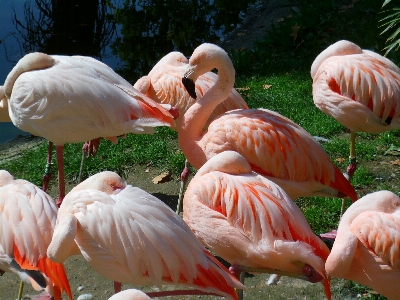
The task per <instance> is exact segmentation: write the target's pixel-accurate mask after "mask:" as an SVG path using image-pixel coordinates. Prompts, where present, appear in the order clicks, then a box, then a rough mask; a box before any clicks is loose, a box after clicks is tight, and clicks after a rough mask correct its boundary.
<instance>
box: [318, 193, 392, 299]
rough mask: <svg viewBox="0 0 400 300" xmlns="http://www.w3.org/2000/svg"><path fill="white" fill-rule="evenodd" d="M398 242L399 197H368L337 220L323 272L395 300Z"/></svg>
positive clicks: (385, 195)
mask: <svg viewBox="0 0 400 300" xmlns="http://www.w3.org/2000/svg"><path fill="white" fill-rule="evenodd" d="M399 241H400V198H399V197H398V196H397V195H396V194H394V193H392V192H389V191H379V192H375V193H371V194H368V195H366V196H364V197H362V198H360V199H359V200H358V201H357V202H355V203H353V204H352V205H351V206H350V207H349V208H348V209H347V210H346V212H345V213H344V214H343V216H342V218H341V219H340V223H339V228H338V230H337V234H336V239H335V242H334V244H333V247H332V251H331V253H330V255H329V257H328V259H327V261H326V263H325V268H326V271H327V273H328V275H330V276H332V277H338V278H346V279H349V280H352V281H356V282H358V283H360V284H362V285H365V286H368V287H370V288H372V289H374V290H375V291H376V292H378V293H380V294H382V295H383V296H385V297H387V298H388V299H393V300H394V299H399V295H400V285H399V282H400V242H399Z"/></svg>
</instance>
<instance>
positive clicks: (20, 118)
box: [4, 53, 174, 205]
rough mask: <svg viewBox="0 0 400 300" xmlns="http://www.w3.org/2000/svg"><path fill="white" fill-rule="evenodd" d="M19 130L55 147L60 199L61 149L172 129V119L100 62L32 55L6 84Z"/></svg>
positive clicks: (59, 200) (16, 68)
mask: <svg viewBox="0 0 400 300" xmlns="http://www.w3.org/2000/svg"><path fill="white" fill-rule="evenodd" d="M4 89H5V94H6V97H7V98H6V99H8V106H9V107H8V110H9V114H10V118H11V120H12V122H13V123H14V125H15V126H17V127H18V128H20V129H22V130H24V131H26V132H30V133H31V134H33V135H36V136H42V137H44V138H45V139H47V140H49V141H50V142H52V143H54V144H55V145H56V150H57V159H58V165H59V188H60V195H59V199H58V201H57V203H58V205H59V204H60V203H61V201H62V199H63V197H64V196H65V184H64V163H63V145H64V144H65V143H78V142H85V141H90V140H93V139H97V138H99V137H106V138H107V139H110V140H112V141H113V142H117V137H118V136H121V135H124V134H126V133H152V132H154V127H155V126H164V125H165V126H172V125H173V124H174V121H173V117H172V115H171V114H170V113H169V112H168V111H167V110H166V109H164V108H163V107H162V106H161V105H159V104H158V103H156V102H154V101H152V100H151V99H149V98H147V97H145V96H144V95H143V94H141V93H139V92H138V91H137V90H136V89H134V88H133V87H132V86H131V85H130V84H129V83H128V82H127V81H126V80H124V79H123V78H122V77H121V76H119V75H118V74H117V73H115V72H114V71H113V70H112V69H111V68H110V67H108V66H107V65H105V64H103V63H101V62H100V61H98V60H96V59H94V58H91V57H83V56H60V55H53V56H50V55H47V54H44V53H30V54H27V55H26V56H24V57H23V58H22V59H21V60H20V61H19V62H18V63H17V65H16V66H15V67H14V68H13V70H12V71H11V72H10V73H9V74H8V76H7V79H6V81H5V83H4Z"/></svg>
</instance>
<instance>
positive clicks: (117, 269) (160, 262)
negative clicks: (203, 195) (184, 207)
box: [49, 185, 238, 295]
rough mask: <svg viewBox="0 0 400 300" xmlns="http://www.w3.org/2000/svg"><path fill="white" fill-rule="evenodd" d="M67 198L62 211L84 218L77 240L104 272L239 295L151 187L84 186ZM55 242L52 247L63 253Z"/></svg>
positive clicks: (118, 278)
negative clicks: (112, 190) (108, 189)
mask: <svg viewBox="0 0 400 300" xmlns="http://www.w3.org/2000/svg"><path fill="white" fill-rule="evenodd" d="M64 202H65V204H64ZM64 202H63V206H62V207H61V208H60V211H63V210H64V211H63V212H62V213H63V214H64V213H65V212H68V213H69V214H73V215H74V216H75V217H76V219H77V221H78V229H77V230H76V236H75V241H76V243H77V245H78V247H79V249H80V251H81V253H82V255H83V256H84V257H85V259H86V260H87V261H88V263H89V264H90V265H91V266H92V267H93V268H94V269H95V270H96V271H97V272H98V273H100V274H101V275H102V276H104V277H106V278H108V279H110V280H113V281H117V282H122V283H124V282H125V283H134V284H141V285H142V284H143V285H158V286H159V285H161V284H171V283H175V284H178V283H182V284H191V285H193V286H197V287H198V288H200V289H203V290H206V291H213V292H216V293H219V294H221V291H222V293H225V295H226V294H232V293H233V294H234V290H233V288H232V287H231V286H235V285H236V286H238V283H237V282H236V281H235V279H234V278H233V277H231V275H230V274H229V273H228V272H227V271H225V272H226V273H224V272H223V270H221V269H222V266H221V265H220V264H219V263H218V262H217V260H216V259H215V258H214V257H212V255H211V254H210V253H208V251H206V250H205V249H204V247H203V246H202V244H201V243H200V242H199V241H198V240H197V239H196V238H195V236H194V235H193V233H192V232H191V230H190V228H189V227H188V226H187V225H186V223H185V222H184V221H183V220H182V218H180V217H179V216H178V215H177V214H175V213H174V212H173V211H172V210H171V209H170V208H169V207H168V206H167V205H165V204H164V203H163V202H162V201H160V200H159V199H157V198H155V197H154V196H152V195H150V194H148V193H146V192H145V191H143V190H141V189H139V188H136V187H132V186H130V185H128V186H127V187H126V188H124V189H123V190H121V191H119V192H118V193H115V194H112V195H108V194H106V193H104V192H100V191H97V190H90V189H88V190H80V191H76V192H71V193H69V194H68V195H67V197H66V198H65V200H64ZM61 223H62V220H61V219H60V223H59V224H57V226H62V225H61ZM57 230H58V229H57V227H56V229H55V232H57ZM53 246H56V245H50V246H49V249H52V250H51V251H53V252H57V250H54V248H52V247H53ZM110 270H112V271H110ZM221 274H222V276H221ZM230 285H231V286H230Z"/></svg>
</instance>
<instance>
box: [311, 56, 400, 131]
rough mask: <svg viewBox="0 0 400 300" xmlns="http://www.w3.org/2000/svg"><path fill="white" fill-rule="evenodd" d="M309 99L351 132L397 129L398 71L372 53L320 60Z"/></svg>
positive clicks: (399, 110) (399, 117)
mask: <svg viewBox="0 0 400 300" xmlns="http://www.w3.org/2000/svg"><path fill="white" fill-rule="evenodd" d="M313 98H314V103H315V105H316V106H317V107H318V108H319V109H320V110H322V111H323V112H325V113H326V114H328V115H330V116H332V117H333V118H335V119H336V120H337V121H338V122H339V123H341V124H342V125H344V126H346V127H347V128H349V129H350V130H352V131H363V132H369V133H379V132H383V131H387V130H392V129H399V128H400V69H399V68H398V67H397V66H396V65H395V64H394V63H393V62H391V61H390V60H388V59H387V58H385V57H382V56H380V55H379V54H377V53H374V52H372V51H368V50H363V51H362V53H357V54H348V55H340V56H339V55H338V56H335V55H334V56H331V57H329V58H327V59H326V60H325V61H323V62H322V63H321V65H320V66H319V67H318V69H317V71H316V74H315V75H314V77H313ZM350 116H351V117H350Z"/></svg>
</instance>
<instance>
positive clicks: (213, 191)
mask: <svg viewBox="0 0 400 300" xmlns="http://www.w3.org/2000/svg"><path fill="white" fill-rule="evenodd" d="M183 208H184V214H183V219H184V220H185V222H186V223H187V224H188V225H189V227H190V228H191V229H192V231H193V232H194V233H195V235H196V236H197V238H198V239H199V240H200V241H201V242H202V243H203V244H204V245H205V246H206V247H208V248H209V249H211V250H212V251H213V252H214V253H216V254H217V255H219V256H220V257H222V258H223V259H225V260H226V261H228V262H229V263H230V264H231V265H232V267H231V268H232V271H233V272H235V273H237V272H244V271H246V272H268V273H273V274H280V275H286V276H291V277H296V278H301V279H304V280H307V281H310V282H320V281H321V282H322V283H323V284H324V287H325V293H326V296H327V298H328V299H330V298H331V294H330V287H329V279H328V277H327V276H326V275H325V269H324V264H325V261H326V258H327V257H328V254H329V249H328V247H327V246H326V245H325V244H324V243H323V242H322V240H321V239H320V238H319V237H317V236H316V235H315V234H314V233H313V232H312V230H311V228H310V226H309V224H308V223H307V221H306V219H305V217H304V215H303V213H302V212H301V210H300V209H299V208H298V207H297V206H296V204H295V203H294V202H293V201H292V200H291V199H290V198H289V197H288V195H287V194H286V193H285V192H284V191H283V190H282V189H281V188H280V187H279V186H278V185H277V184H275V183H273V182H272V181H270V180H268V179H266V178H265V177H263V176H261V175H259V174H257V173H255V172H253V171H252V170H251V166H250V164H249V163H248V162H247V161H246V159H245V158H244V157H243V156H242V155H240V154H239V153H237V152H234V151H224V152H221V153H219V154H216V155H215V156H213V157H212V158H210V159H209V160H208V161H207V162H206V163H205V164H204V165H203V166H202V167H201V168H200V169H199V170H198V172H197V173H196V175H195V176H194V178H193V179H192V180H191V181H190V183H189V185H188V188H187V190H186V193H185V197H184V200H183Z"/></svg>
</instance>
